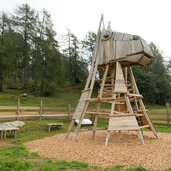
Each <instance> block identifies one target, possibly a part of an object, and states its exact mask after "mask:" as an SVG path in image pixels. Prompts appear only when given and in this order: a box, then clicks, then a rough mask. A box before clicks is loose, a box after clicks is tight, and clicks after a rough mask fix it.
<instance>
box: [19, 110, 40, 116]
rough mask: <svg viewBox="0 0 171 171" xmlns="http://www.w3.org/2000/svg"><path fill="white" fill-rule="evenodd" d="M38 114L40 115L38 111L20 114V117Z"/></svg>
mask: <svg viewBox="0 0 171 171" xmlns="http://www.w3.org/2000/svg"><path fill="white" fill-rule="evenodd" d="M38 114H39V111H37V112H30V111H28V112H20V114H19V115H38Z"/></svg>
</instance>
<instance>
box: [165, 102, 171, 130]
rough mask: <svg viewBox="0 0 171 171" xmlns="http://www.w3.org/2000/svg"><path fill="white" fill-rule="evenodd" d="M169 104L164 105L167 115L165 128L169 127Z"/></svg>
mask: <svg viewBox="0 0 171 171" xmlns="http://www.w3.org/2000/svg"><path fill="white" fill-rule="evenodd" d="M169 108H170V106H169V103H166V115H167V126H168V127H169V126H170V112H169Z"/></svg>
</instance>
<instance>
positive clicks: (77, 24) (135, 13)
mask: <svg viewBox="0 0 171 171" xmlns="http://www.w3.org/2000/svg"><path fill="white" fill-rule="evenodd" d="M22 3H28V4H29V5H30V6H31V7H32V8H34V9H36V10H42V9H43V8H45V9H46V10H47V11H48V12H49V13H50V14H51V17H52V21H53V23H54V25H55V30H56V32H57V33H58V34H66V32H67V30H66V28H69V29H70V30H71V32H73V33H74V34H75V35H76V36H77V37H78V38H79V39H82V38H83V37H84V36H85V34H86V33H87V32H88V31H95V32H96V31H97V29H98V24H99V20H100V16H101V14H102V13H103V14H104V19H105V23H106V25H107V23H108V21H111V27H112V29H113V30H114V31H119V32H125V33H130V34H136V35H139V36H141V37H142V38H144V39H145V40H146V41H147V42H148V43H149V42H151V41H152V42H154V43H155V44H156V45H157V46H158V47H159V49H160V51H161V52H162V54H163V55H164V56H170V58H171V20H170V19H171V0H0V11H8V12H11V13H12V12H13V11H14V9H15V8H16V6H17V5H20V4H22Z"/></svg>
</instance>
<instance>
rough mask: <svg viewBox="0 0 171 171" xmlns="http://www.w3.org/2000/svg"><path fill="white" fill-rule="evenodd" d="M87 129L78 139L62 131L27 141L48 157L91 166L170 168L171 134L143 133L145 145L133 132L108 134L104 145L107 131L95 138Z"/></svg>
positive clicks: (28, 145)
mask: <svg viewBox="0 0 171 171" xmlns="http://www.w3.org/2000/svg"><path fill="white" fill-rule="evenodd" d="M91 133H92V132H90V131H87V132H81V133H80V134H79V136H78V142H75V141H72V134H71V135H70V138H69V139H67V140H65V138H64V137H65V134H61V135H56V136H53V137H47V138H44V139H39V140H34V141H30V142H27V143H26V146H27V147H28V149H29V150H30V151H32V152H38V153H39V154H40V155H41V156H44V157H48V158H50V159H56V160H65V161H73V160H76V161H80V162H86V163H88V164H90V165H94V166H101V167H112V166H115V165H118V164H121V165H125V166H143V167H145V168H147V169H150V170H163V169H166V168H169V167H171V134H166V133H160V134H159V135H160V139H155V137H154V135H153V134H152V133H151V132H144V139H145V145H141V144H140V142H139V141H138V138H137V135H136V134H135V133H134V132H122V133H114V132H113V133H111V138H110V141H109V146H108V147H105V146H104V142H105V136H106V131H97V134H96V138H95V140H92V139H91Z"/></svg>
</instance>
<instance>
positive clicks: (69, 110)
mask: <svg viewBox="0 0 171 171" xmlns="http://www.w3.org/2000/svg"><path fill="white" fill-rule="evenodd" d="M70 119H71V105H70V104H69V105H68V120H70Z"/></svg>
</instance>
